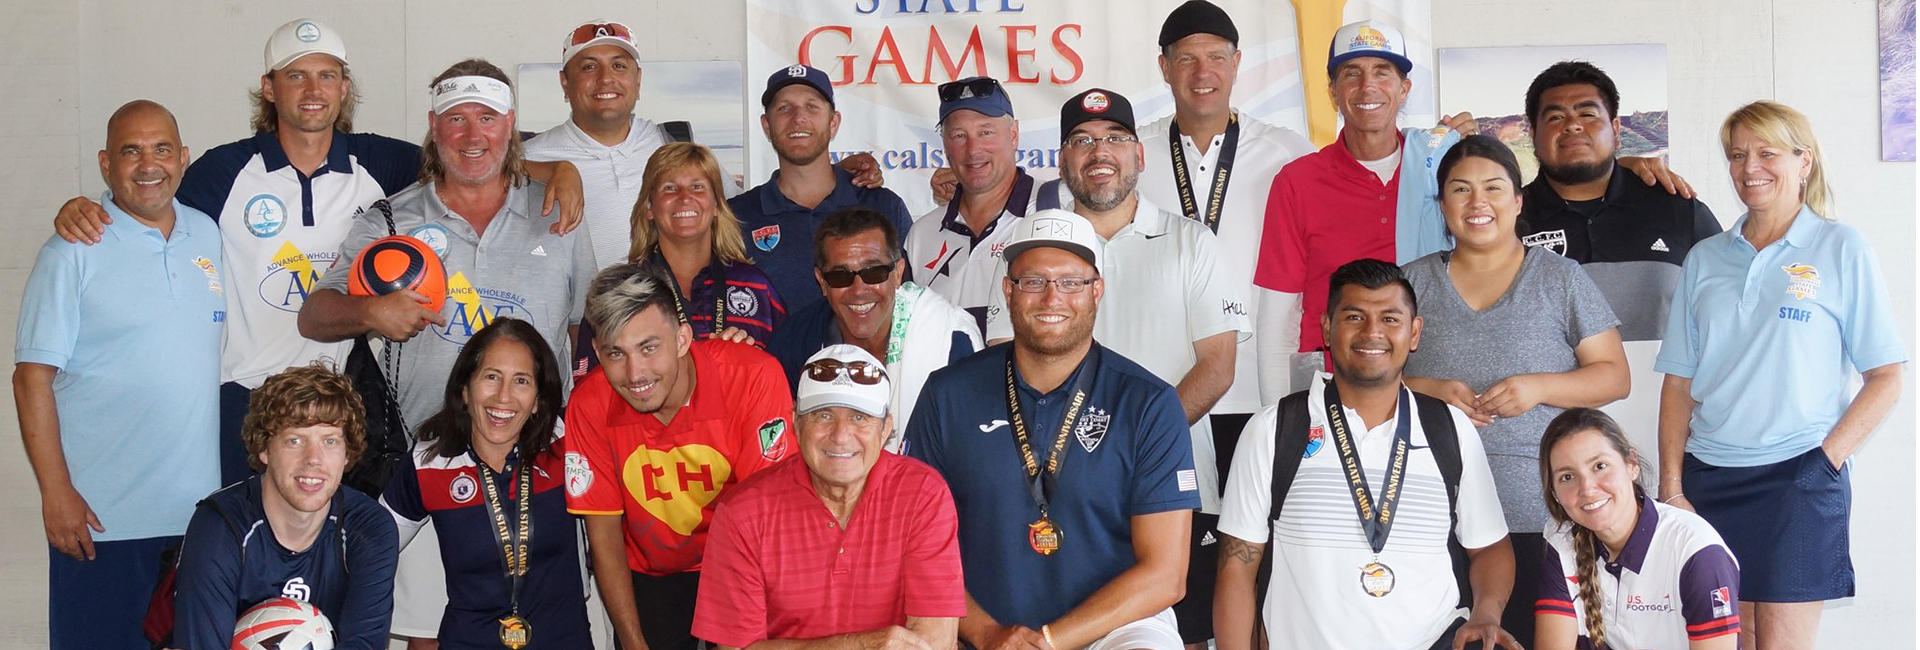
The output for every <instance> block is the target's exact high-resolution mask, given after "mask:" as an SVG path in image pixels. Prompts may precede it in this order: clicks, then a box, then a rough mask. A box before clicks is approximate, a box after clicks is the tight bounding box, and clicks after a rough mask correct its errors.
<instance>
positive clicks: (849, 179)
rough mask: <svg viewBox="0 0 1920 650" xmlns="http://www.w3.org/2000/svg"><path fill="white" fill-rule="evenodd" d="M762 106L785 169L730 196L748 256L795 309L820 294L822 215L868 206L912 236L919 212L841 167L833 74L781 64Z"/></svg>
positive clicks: (902, 233)
mask: <svg viewBox="0 0 1920 650" xmlns="http://www.w3.org/2000/svg"><path fill="white" fill-rule="evenodd" d="M760 107H761V108H763V109H765V110H766V113H765V114H763V115H761V116H760V130H761V131H762V132H764V133H765V134H766V136H767V141H768V142H769V143H770V144H772V145H773V152H774V154H775V155H776V156H778V157H779V159H780V168H779V169H778V170H775V171H774V172H773V177H772V178H769V179H767V182H765V183H761V184H760V185H757V186H754V187H753V189H749V190H747V191H745V192H742V193H741V194H740V195H739V196H736V197H733V198H731V199H728V200H727V207H729V208H732V209H733V213H734V215H736V216H738V217H740V229H741V234H742V236H743V237H745V238H746V242H744V243H745V244H746V246H747V253H748V254H749V255H751V256H752V257H753V262H754V264H755V265H758V266H759V267H760V270H762V271H765V272H766V273H767V277H768V278H770V279H772V280H773V288H774V291H775V292H776V293H778V294H779V295H780V299H781V300H784V301H786V303H787V309H788V312H789V313H792V312H797V311H799V310H800V309H802V308H804V307H806V306H807V305H810V304H813V303H814V302H815V301H818V300H819V299H820V289H819V287H817V286H814V284H813V283H812V282H808V281H807V279H808V278H809V277H811V276H812V274H811V273H809V272H808V270H809V269H810V268H811V266H812V259H811V258H812V252H813V251H812V247H811V244H812V242H813V230H814V229H815V228H818V227H819V224H820V220H821V219H824V218H826V216H827V215H830V214H833V213H834V212H838V211H840V210H842V209H845V208H849V207H854V206H860V207H864V208H868V209H871V210H874V211H876V212H879V213H880V214H883V215H886V216H887V219H888V220H890V221H892V222H893V229H894V232H896V233H900V236H901V237H905V236H906V232H907V228H910V227H912V226H913V215H912V214H909V213H908V212H907V204H906V202H904V201H901V200H900V197H899V195H896V194H894V193H893V192H892V191H891V190H888V189H886V188H884V187H861V186H859V185H858V184H856V183H855V182H854V176H853V174H852V173H851V172H848V171H847V170H845V169H841V168H837V167H834V166H833V162H832V156H829V155H828V154H827V145H828V144H829V143H830V142H831V141H832V140H833V136H834V134H836V133H838V132H839V131H840V111H838V110H835V108H834V104H833V82H832V81H831V80H829V79H828V78H827V73H825V72H821V71H819V70H817V69H814V68H812V67H809V66H804V65H793V66H789V67H786V68H781V69H780V70H779V71H777V72H774V73H773V76H771V77H768V78H767V89H766V90H765V91H762V92H761V93H760ZM896 241H898V240H896Z"/></svg>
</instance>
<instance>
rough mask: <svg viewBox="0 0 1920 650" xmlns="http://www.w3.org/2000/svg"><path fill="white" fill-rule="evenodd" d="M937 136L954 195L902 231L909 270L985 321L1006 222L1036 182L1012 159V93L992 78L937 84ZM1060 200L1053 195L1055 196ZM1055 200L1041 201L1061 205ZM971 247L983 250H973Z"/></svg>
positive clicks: (1019, 211) (1017, 214)
mask: <svg viewBox="0 0 1920 650" xmlns="http://www.w3.org/2000/svg"><path fill="white" fill-rule="evenodd" d="M939 92H940V123H939V124H938V127H939V129H940V141H941V143H942V144H943V145H944V146H945V147H946V153H947V164H948V165H951V167H950V168H949V169H951V170H952V171H950V172H949V174H951V175H953V176H954V177H955V178H957V179H958V181H959V186H958V192H957V195H956V196H955V198H954V200H952V201H949V202H947V204H946V205H944V206H941V207H938V208H934V209H933V211H931V212H928V213H926V214H923V215H920V218H919V219H917V220H915V221H914V222H913V229H912V230H911V231H909V232H908V233H907V256H908V257H911V258H913V259H914V260H915V261H914V263H913V265H912V267H910V268H909V269H908V270H909V271H910V272H911V273H912V276H911V277H912V279H913V281H914V282H916V283H919V284H920V285H921V286H924V287H927V288H929V289H932V290H934V291H935V292H937V293H939V294H940V295H941V296H943V297H945V298H946V299H947V300H948V301H949V302H952V303H953V304H955V305H959V306H960V307H961V308H962V309H965V310H967V313H968V314H971V315H973V318H974V325H975V326H976V327H986V324H987V305H988V304H989V303H991V302H992V296H993V294H996V293H999V292H1000V273H999V272H1000V268H999V267H1000V255H999V253H998V251H996V250H995V249H996V248H998V247H999V246H1000V245H1001V244H1003V243H1005V242H1006V239H1007V233H1008V232H1010V231H1012V230H1013V227H1012V226H1011V225H1010V224H1011V223H1012V221H1013V220H1015V219H1019V218H1021V217H1024V216H1026V215H1027V213H1029V212H1032V211H1033V210H1034V209H1036V207H1042V206H1036V205H1035V204H1034V201H1035V197H1037V196H1039V195H1038V194H1037V193H1036V192H1034V188H1035V186H1036V184H1035V182H1034V179H1033V177H1032V176H1028V175H1027V171H1026V170H1025V169H1021V168H1020V167H1019V165H1018V164H1017V163H1016V159H1015V153H1017V152H1018V151H1019V147H1020V122H1019V121H1018V120H1016V119H1014V116H1013V100H1012V99H1010V98H1009V97H1008V96H1007V91H1006V89H1005V88H1002V87H1001V86H1000V82H998V81H995V80H994V79H993V78H992V77H969V78H966V79H961V80H959V81H954V82H950V83H945V84H941V85H940V88H939ZM1056 199H1057V195H1056ZM1053 203H1055V204H1056V205H1050V206H1044V207H1059V206H1058V205H1057V203H1058V201H1057V200H1055V201H1053ZM974 251H981V253H980V254H979V255H974V254H973V252H974Z"/></svg>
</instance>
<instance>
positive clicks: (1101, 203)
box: [1065, 170, 1140, 212]
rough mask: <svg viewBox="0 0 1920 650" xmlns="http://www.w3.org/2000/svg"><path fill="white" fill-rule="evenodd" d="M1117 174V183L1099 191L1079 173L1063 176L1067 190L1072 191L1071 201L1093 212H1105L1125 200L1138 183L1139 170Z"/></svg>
mask: <svg viewBox="0 0 1920 650" xmlns="http://www.w3.org/2000/svg"><path fill="white" fill-rule="evenodd" d="M1119 176H1120V182H1119V183H1116V184H1114V185H1112V186H1110V187H1109V188H1108V189H1107V191H1105V192H1101V191H1098V190H1095V189H1093V188H1092V187H1089V183H1087V182H1086V177H1085V176H1083V175H1081V174H1067V175H1066V177H1065V178H1066V181H1067V191H1069V192H1072V193H1073V201H1074V202H1075V203H1078V204H1080V205H1084V206H1087V207H1088V208H1090V209H1092V210H1093V211H1094V212H1106V211H1108V210H1112V209H1114V208H1117V207H1120V204H1121V203H1123V202H1125V201H1126V200H1127V197H1129V196H1132V195H1133V188H1134V186H1136V185H1138V184H1139V183H1140V172H1139V170H1135V171H1133V172H1132V173H1126V172H1122V173H1120V174H1119Z"/></svg>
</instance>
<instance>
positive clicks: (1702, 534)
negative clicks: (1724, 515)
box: [1532, 408, 1740, 650]
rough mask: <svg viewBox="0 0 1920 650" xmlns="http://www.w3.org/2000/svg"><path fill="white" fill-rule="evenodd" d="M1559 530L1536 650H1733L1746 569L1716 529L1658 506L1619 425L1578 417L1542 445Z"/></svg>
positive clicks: (1544, 575) (1550, 541) (1551, 428)
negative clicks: (1643, 485) (1642, 481)
mask: <svg viewBox="0 0 1920 650" xmlns="http://www.w3.org/2000/svg"><path fill="white" fill-rule="evenodd" d="M1540 484H1541V489H1542V490H1543V491H1544V492H1545V493H1546V497H1547V512H1548V513H1550V514H1551V515H1552V516H1553V521H1554V524H1555V525H1554V526H1552V527H1551V528H1549V529H1548V531H1547V544H1546V548H1545V550H1544V551H1543V552H1542V555H1541V562H1540V580H1539V590H1540V597H1539V600H1537V601H1535V603H1534V617H1535V622H1534V637H1533V646H1532V647H1533V648H1534V650H1573V649H1574V648H1664V649H1668V650H1678V649H1680V648H1686V649H1688V650H1733V648H1734V647H1735V644H1736V643H1737V642H1738V640H1739V637H1738V636H1736V635H1735V633H1737V632H1739V631H1740V614H1739V611H1738V608H1739V605H1738V603H1739V600H1740V569H1739V567H1738V565H1736V564H1735V563H1734V559H1733V555H1732V554H1731V553H1729V552H1728V551H1727V546H1726V544H1725V543H1723V542H1722V541H1721V540H1720V534H1719V533H1716V532H1714V530H1713V527H1712V526H1710V525H1708V524H1707V522H1706V520H1704V519H1701V518H1700V517H1699V516H1698V515H1695V514H1693V513H1691V512H1687V511H1685V510H1681V509H1679V508H1675V507H1673V506H1669V505H1665V504H1659V503H1654V501H1653V499H1652V498H1651V497H1648V496H1647V493H1646V490H1645V489H1643V488H1641V487H1640V454H1638V453H1637V452H1635V451H1634V450H1633V444H1632V443H1629V442H1627V436H1626V434H1624V433H1622V432H1621V431H1620V425H1619V424H1617V423H1615V422H1614V421H1613V418H1610V417H1607V414H1605V413H1601V412H1600V411H1597V410H1594V409H1589V408H1575V409H1567V410H1566V411H1565V412H1563V413H1561V414H1560V415H1559V416H1558V417H1555V418H1554V419H1553V421H1552V422H1550V423H1548V424H1547V431H1546V433H1545V434H1544V435H1542V436H1541V438H1540Z"/></svg>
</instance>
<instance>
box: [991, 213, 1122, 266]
mask: <svg viewBox="0 0 1920 650" xmlns="http://www.w3.org/2000/svg"><path fill="white" fill-rule="evenodd" d="M1013 224H1014V225H1013V233H1012V234H1011V235H1009V236H1008V238H1007V246H1006V248H1004V249H1002V250H1001V257H1002V259H1005V260H1006V261H1007V264H1009V265H1011V264H1013V260H1014V258H1016V257H1019V256H1020V254H1021V253H1023V252H1026V250H1027V249H1030V248H1037V247H1040V246H1051V247H1054V248H1058V249H1061V250H1065V251H1067V252H1070V253H1073V254H1075V255H1078V256H1080V259H1083V260H1086V261H1087V263H1088V264H1092V265H1093V270H1094V271H1095V272H1099V271H1100V259H1101V258H1102V257H1103V256H1104V255H1105V254H1106V243H1105V242H1102V241H1101V240H1100V235H1099V234H1097V233H1095V232H1094V231H1093V223H1092V222H1090V221H1087V219H1086V217H1082V216H1080V215H1077V214H1074V213H1072V212H1068V211H1066V210H1041V211H1039V212H1035V213H1033V214H1030V215H1027V216H1026V218H1024V219H1019V220H1016V221H1014V222H1013Z"/></svg>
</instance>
